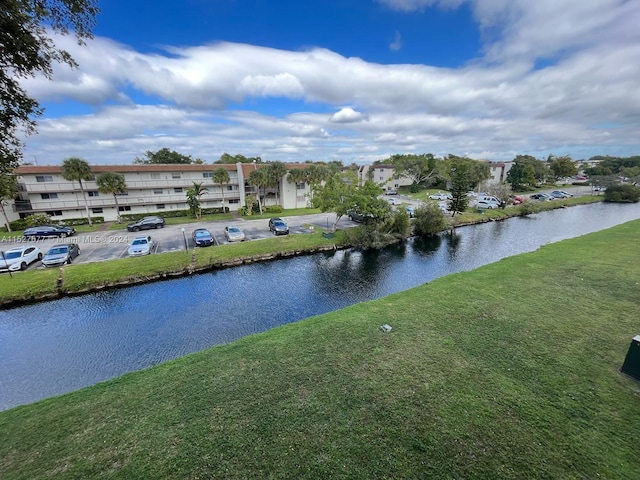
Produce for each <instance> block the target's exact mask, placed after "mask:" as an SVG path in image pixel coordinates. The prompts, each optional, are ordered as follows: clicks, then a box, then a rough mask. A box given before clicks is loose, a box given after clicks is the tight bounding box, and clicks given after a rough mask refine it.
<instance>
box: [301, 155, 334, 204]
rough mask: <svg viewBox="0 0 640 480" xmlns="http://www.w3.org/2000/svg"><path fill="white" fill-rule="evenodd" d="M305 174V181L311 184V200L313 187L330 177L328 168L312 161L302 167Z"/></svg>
mask: <svg viewBox="0 0 640 480" xmlns="http://www.w3.org/2000/svg"><path fill="white" fill-rule="evenodd" d="M304 172H305V174H306V176H307V183H308V184H309V185H311V200H313V188H314V187H317V186H318V185H320V184H321V183H322V182H324V181H326V180H328V179H329V178H330V177H331V174H330V172H329V169H328V168H327V167H326V166H324V165H318V164H315V163H312V164H311V165H309V166H308V167H307V168H305V169H304Z"/></svg>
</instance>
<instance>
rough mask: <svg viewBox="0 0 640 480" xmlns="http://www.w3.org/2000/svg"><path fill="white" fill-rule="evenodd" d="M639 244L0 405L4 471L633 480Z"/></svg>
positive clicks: (559, 256)
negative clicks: (627, 370) (626, 370)
mask: <svg viewBox="0 0 640 480" xmlns="http://www.w3.org/2000/svg"><path fill="white" fill-rule="evenodd" d="M639 235H640V221H632V222H628V223H625V224H622V225H619V226H616V227H613V228H610V229H607V230H603V231H600V232H596V233H592V234H588V235H584V236H581V237H577V238H574V239H569V240H564V241H561V242H558V243H553V244H549V245H545V246H543V247H542V248H540V249H539V250H537V251H535V252H530V253H524V254H520V255H517V256H514V257H509V258H505V259H503V260H500V261H498V262H495V263H492V264H490V265H486V266H483V267H480V268H478V269H476V270H472V271H468V272H460V273H456V274H452V275H448V276H445V277H442V278H439V279H437V280H434V281H432V282H429V283H427V284H424V285H420V286H418V287H415V288H412V289H410V290H407V291H404V292H400V293H396V294H392V295H389V296H387V297H384V298H381V299H377V300H373V301H370V302H363V303H360V304H356V305H353V306H350V307H347V308H345V309H342V310H338V311H335V312H330V313H327V314H324V315H319V316H316V317H311V318H309V319H306V320H301V321H299V322H296V323H292V324H288V325H284V326H281V327H277V328H274V329H272V330H269V331H267V332H263V333H260V334H255V335H251V336H248V337H245V338H243V339H240V340H238V341H235V342H233V343H231V344H227V345H219V346H215V347H212V348H210V349H207V350H204V351H202V352H198V353H194V354H191V355H188V356H185V357H182V358H180V359H176V360H173V361H169V362H166V363H163V364H161V365H157V366H155V367H151V368H148V369H146V370H142V371H138V372H133V373H129V374H125V375H123V376H121V377H118V378H115V379H112V380H109V381H106V382H103V383H100V384H98V385H95V386H91V387H87V388H84V389H81V390H78V391H75V392H71V393H69V394H65V395H62V396H59V397H54V398H49V399H46V400H43V401H39V402H37V403H33V404H30V405H25V406H20V407H15V408H13V409H10V410H7V411H4V412H0V431H2V432H3V435H1V436H0V477H2V478H3V479H7V480H8V479H11V480H18V479H39V478H59V479H66V478H69V479H70V478H87V479H91V478H105V477H108V478H127V479H129V478H156V479H175V478H246V479H253V478H255V479H258V478H296V479H317V478H355V479H371V478H438V479H452V478H487V479H489V478H501V479H521V478H616V479H629V480H631V479H635V478H637V475H638V470H639V469H640V451H639V450H638V443H637V432H638V431H639V430H640V409H639V408H638V405H639V402H640V383H639V382H637V381H634V380H632V379H631V378H629V377H627V376H625V375H623V374H621V373H620V372H619V368H620V366H621V365H622V363H623V362H624V359H625V354H626V352H627V350H628V348H629V344H630V341H631V339H632V338H633V336H634V335H636V334H638V333H640V332H639V331H638V328H639V325H638V318H637V307H638V285H640V270H639V269H638V268H637V265H638V264H639V263H640V250H639V249H638V248H637V238H638V236H639ZM256 243H257V242H256ZM385 324H389V325H390V326H391V327H392V329H391V330H390V331H388V332H385V331H384V330H383V329H381V328H380V327H381V326H382V325H385Z"/></svg>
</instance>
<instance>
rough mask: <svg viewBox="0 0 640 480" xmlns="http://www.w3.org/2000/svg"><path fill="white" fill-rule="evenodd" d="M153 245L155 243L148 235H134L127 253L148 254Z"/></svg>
mask: <svg viewBox="0 0 640 480" xmlns="http://www.w3.org/2000/svg"><path fill="white" fill-rule="evenodd" d="M154 245H155V243H154V242H153V239H152V238H151V237H149V236H146V237H136V238H134V239H133V242H131V245H130V246H129V250H128V252H127V253H129V256H130V257H139V256H141V255H149V254H150V253H151V251H152V250H153V247H154Z"/></svg>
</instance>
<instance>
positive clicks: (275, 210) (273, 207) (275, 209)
mask: <svg viewBox="0 0 640 480" xmlns="http://www.w3.org/2000/svg"><path fill="white" fill-rule="evenodd" d="M265 212H266V213H282V212H284V208H282V207H281V206H280V205H271V206H269V207H267V208H266V209H265Z"/></svg>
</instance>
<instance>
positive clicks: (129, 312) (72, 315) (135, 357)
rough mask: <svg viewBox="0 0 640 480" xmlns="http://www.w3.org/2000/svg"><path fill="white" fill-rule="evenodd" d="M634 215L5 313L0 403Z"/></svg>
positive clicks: (442, 240)
mask: <svg viewBox="0 0 640 480" xmlns="http://www.w3.org/2000/svg"><path fill="white" fill-rule="evenodd" d="M638 218H640V204H634V205H607V204H595V205H586V206H579V207H572V208H567V209H561V210H553V211H551V212H545V213H541V214H537V215H533V216H530V217H523V218H514V219H510V220H507V221H504V222H490V223H485V224H482V225H475V226H469V227H463V228H460V229H457V230H456V232H455V233H454V234H453V235H442V236H439V237H436V238H433V239H427V240H423V239H411V240H409V241H407V242H404V243H402V244H398V245H393V246H391V247H388V248H386V249H384V250H381V251H367V252H360V251H354V250H346V251H338V252H333V253H324V254H315V255H309V256H302V257H296V258H290V259H285V260H278V261H274V262H266V263H260V264H253V265H247V266H242V267H236V268H232V269H228V270H222V271H217V272H211V273H206V274H200V275H194V276H192V277H185V278H180V279H175V280H169V281H165V282H157V283H151V284H147V285H138V286H134V287H129V288H124V289H118V290H112V291H107V292H100V293H95V294H91V295H84V296H79V297H71V298H63V299H60V300H55V301H50V302H45V303H40V304H35V305H29V306H24V307H19V308H14V309H10V310H4V311H0V360H1V362H2V364H1V366H2V368H0V410H4V409H7V408H11V407H13V406H16V405H21V404H26V403H30V402H33V401H36V400H39V399H42V398H46V397H50V396H53V395H57V394H61V393H65V392H68V391H72V390H75V389H78V388H81V387H84V386H87V385H92V384H95V383H97V382H100V381H103V380H106V379H109V378H113V377H115V376H118V375H121V374H123V373H125V372H130V371H134V370H140V369H143V368H147V367H149V366H152V365H155V364H157V363H160V362H164V361H166V360H169V359H173V358H177V357H180V356H183V355H186V354H188V353H191V352H196V351H199V350H202V349H205V348H208V347H210V346H213V345H217V344H221V343H228V342H232V341H234V340H236V339H238V338H241V337H243V336H245V335H249V334H252V333H256V332H262V331H265V330H268V329H270V328H273V327H275V326H278V325H282V324H285V323H290V322H295V321H297V320H300V319H303V318H307V317H310V316H313V315H317V314H320V313H325V312H328V311H333V310H337V309H340V308H343V307H345V306H348V305H352V304H354V303H357V302H363V301H367V300H371V299H374V298H379V297H382V296H385V295H388V294H390V293H394V292H399V291H402V290H407V289H409V288H412V287H414V286H417V285H420V284H422V283H425V282H428V281H431V280H433V279H435V278H438V277H441V276H444V275H447V274H450V273H454V272H459V271H463V270H471V269H475V268H477V267H479V266H482V265H486V264H488V263H492V262H494V261H497V260H499V259H501V258H504V257H508V256H511V255H515V254H518V253H522V252H528V251H533V250H536V249H537V248H539V247H540V246H541V245H544V244H547V243H552V242H556V241H559V240H563V239H566V238H572V237H576V236H579V235H583V234H586V233H591V232H594V231H598V230H601V229H604V228H608V227H611V226H613V225H617V224H620V223H624V222H626V221H629V220H635V219H638Z"/></svg>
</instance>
